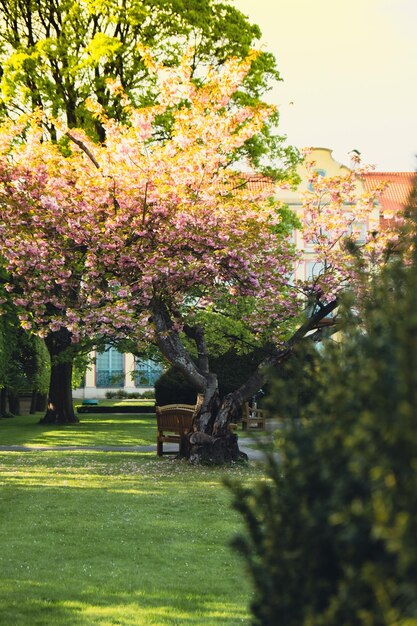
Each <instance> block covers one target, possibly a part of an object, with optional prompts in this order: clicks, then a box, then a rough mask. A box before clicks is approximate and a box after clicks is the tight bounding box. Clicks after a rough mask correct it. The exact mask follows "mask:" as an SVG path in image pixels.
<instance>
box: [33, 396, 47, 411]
mask: <svg viewBox="0 0 417 626" xmlns="http://www.w3.org/2000/svg"><path fill="white" fill-rule="evenodd" d="M47 406H48V395H47V394H46V393H39V392H38V393H37V394H36V406H35V411H36V412H38V411H46V407H47Z"/></svg>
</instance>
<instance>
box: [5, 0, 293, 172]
mask: <svg viewBox="0 0 417 626" xmlns="http://www.w3.org/2000/svg"><path fill="white" fill-rule="evenodd" d="M0 18H1V23H2V29H1V31H0V61H1V68H2V69H1V86H0V92H1V95H0V97H1V106H2V109H3V113H6V114H8V115H15V114H17V113H18V112H21V111H22V110H24V111H27V110H28V109H29V110H31V109H34V108H36V107H40V108H42V109H43V110H44V111H47V112H48V114H50V115H51V116H52V117H55V116H63V117H64V118H65V121H66V122H67V123H68V125H69V126H71V127H75V126H76V127H81V128H84V129H87V130H88V131H89V132H90V134H91V135H92V136H96V137H98V138H99V139H101V140H102V139H103V138H104V136H103V129H102V127H101V126H100V124H99V123H97V120H93V119H92V117H91V115H90V113H89V112H88V110H87V108H86V106H85V102H86V99H87V98H89V97H91V96H92V95H93V96H95V97H96V99H97V101H98V102H99V103H100V104H101V105H102V106H103V107H104V109H105V111H106V112H107V114H109V115H110V116H111V117H116V118H119V119H120V118H121V117H123V113H122V107H121V106H120V101H119V99H118V96H117V95H114V94H112V92H111V90H110V89H109V88H108V83H107V81H108V79H109V78H110V79H116V80H118V81H120V83H121V84H122V86H123V88H124V90H125V92H126V93H127V94H128V95H129V98H130V99H131V100H132V102H133V103H134V104H136V105H139V104H141V105H143V104H147V103H152V102H153V99H154V94H155V90H154V87H155V85H154V82H153V80H152V79H151V78H150V77H149V74H148V72H147V70H146V67H145V65H144V62H143V57H142V54H141V51H140V47H138V46H139V44H140V46H145V47H149V48H151V49H152V53H153V55H154V56H155V57H156V58H158V59H159V60H160V61H162V62H163V63H164V64H166V65H173V64H176V63H177V62H178V60H179V58H180V56H181V54H183V53H184V50H185V49H186V48H187V47H189V46H192V47H193V49H194V57H193V69H194V75H195V78H196V80H202V79H204V72H205V68H206V67H207V65H208V64H212V65H217V66H220V65H222V64H223V63H224V61H225V60H226V59H227V58H229V57H231V56H237V57H239V58H244V57H245V56H246V55H247V54H248V51H249V49H250V48H251V47H254V45H255V44H256V41H257V40H258V39H259V38H260V35H261V33H260V30H259V28H258V26H256V25H254V24H251V23H250V22H249V21H248V19H247V18H246V17H245V16H244V15H243V14H242V13H241V12H240V11H238V10H237V9H236V8H234V7H233V6H231V5H230V4H229V2H219V1H218V0H36V1H35V0H27V1H26V2H21V1H20V0H5V1H4V2H2V3H1V6H0ZM276 79H279V73H278V71H277V69H276V65H275V59H274V57H273V55H272V54H270V53H268V52H262V53H261V54H260V56H259V57H258V59H257V60H256V62H255V63H254V64H253V68H252V70H251V72H250V74H249V75H248V76H247V78H246V80H245V83H244V84H243V86H242V88H241V89H240V91H239V93H238V94H236V98H235V102H236V104H237V105H239V104H243V103H248V102H249V101H254V100H255V101H256V100H257V99H258V98H259V97H260V96H261V95H262V94H263V93H264V92H265V91H266V90H267V89H268V88H269V86H270V83H271V80H276ZM275 121H276V120H275ZM161 128H162V130H164V126H163V125H162V127H161ZM49 130H50V132H52V133H54V127H53V124H52V123H51V126H50V128H49ZM282 139H283V138H282V137H273V136H272V134H271V131H270V129H268V128H267V127H265V130H264V134H263V137H262V138H256V139H253V140H252V141H251V142H249V144H248V146H247V148H248V149H249V152H250V153H251V154H252V157H253V159H254V162H255V163H256V164H257V165H260V163H261V160H262V155H263V154H264V153H265V150H269V151H270V153H271V154H275V156H277V157H279V158H280V159H281V160H282V161H283V162H284V163H285V164H287V163H289V164H291V163H293V162H294V159H295V158H296V153H295V152H294V150H293V149H291V148H288V147H287V148H285V147H284V146H283V141H282Z"/></svg>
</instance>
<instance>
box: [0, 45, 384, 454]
mask: <svg viewBox="0 0 417 626" xmlns="http://www.w3.org/2000/svg"><path fill="white" fill-rule="evenodd" d="M144 56H145V58H146V62H147V64H148V69H149V71H150V72H153V73H154V76H155V80H156V81H157V82H158V84H159V98H158V100H157V102H155V104H154V105H152V106H150V107H147V108H140V109H137V108H134V107H133V106H132V105H131V104H130V102H129V101H128V99H127V98H126V96H125V94H124V93H123V90H122V88H121V86H120V85H118V84H117V83H112V84H111V85H110V86H109V87H110V88H112V89H113V91H114V92H115V93H116V94H118V95H119V97H120V102H121V105H122V106H123V108H124V113H125V115H126V119H127V120H128V121H127V122H126V123H123V124H121V123H118V122H117V121H116V120H113V119H109V118H108V117H107V116H106V115H105V113H104V112H103V110H102V109H101V107H100V106H99V105H98V104H97V103H96V102H93V101H92V102H90V103H89V108H90V111H91V112H92V113H93V114H95V115H96V116H97V118H98V119H99V120H100V122H101V124H102V125H103V128H104V129H105V136H106V141H105V143H103V144H95V143H93V142H92V141H91V140H90V139H89V138H88V137H87V135H86V134H85V133H84V132H83V131H82V130H76V129H71V130H68V129H67V128H65V127H63V126H62V125H61V126H59V124H58V122H57V121H55V124H56V126H57V128H59V129H60V132H61V135H62V138H61V141H60V142H59V143H58V144H54V143H51V142H50V141H48V140H46V139H45V138H44V137H43V136H42V118H41V116H35V117H29V118H25V119H22V120H20V121H19V122H17V123H9V124H8V125H5V126H3V128H2V129H1V135H0V185H1V187H0V212H1V218H2V219H1V223H0V254H1V255H2V256H3V257H4V258H5V260H6V268H7V271H8V272H9V274H10V276H11V280H10V284H9V285H7V289H8V290H9V292H10V297H11V298H12V299H13V301H14V303H15V304H16V305H17V306H18V307H19V308H20V319H21V323H22V325H23V326H24V327H25V328H28V329H31V330H32V331H33V332H35V333H37V334H39V335H41V336H44V337H45V340H46V343H47V345H48V348H49V350H50V353H51V356H52V357H53V359H54V360H53V364H54V367H55V368H57V369H56V371H57V372H58V368H59V367H61V369H60V371H59V373H57V375H56V381H55V382H54V384H53V385H52V387H53V388H54V389H55V390H56V392H55V396H54V395H53V393H52V391H51V398H50V399H51V410H52V415H53V416H54V418H55V419H56V415H58V416H59V418H60V421H66V420H67V419H72V416H71V415H69V414H68V415H67V414H65V412H63V411H62V409H60V407H62V406H64V405H65V406H67V413H68V411H69V409H68V394H69V393H70V391H69V389H68V371H67V370H65V367H66V368H67V369H68V360H65V359H61V356H62V354H63V353H64V351H68V349H69V348H70V347H71V346H77V345H80V342H82V340H83V338H86V337H88V338H90V339H94V338H95V337H99V336H111V337H112V338H113V339H114V340H117V339H120V338H125V337H129V338H130V339H132V340H134V341H135V342H136V343H137V345H138V346H139V345H145V344H146V343H149V342H153V343H155V344H156V345H157V346H158V347H159V349H160V350H161V352H162V354H163V355H164V357H165V358H166V359H167V361H168V362H169V363H171V364H172V365H174V366H175V367H176V368H177V369H178V370H180V371H181V372H182V373H183V374H184V375H185V376H186V378H187V379H188V380H189V381H190V382H191V383H192V385H193V386H194V387H195V389H196V392H199V393H201V394H203V395H204V402H203V404H202V407H201V409H200V411H199V412H198V414H197V415H196V416H195V419H194V427H193V433H192V434H191V435H190V437H189V444H190V445H189V448H188V454H189V455H190V457H191V458H192V459H193V460H194V461H198V460H201V459H202V458H212V459H213V458H214V457H216V459H217V460H230V459H237V458H239V454H240V453H239V449H238V445H237V437H236V435H235V434H233V433H232V432H231V431H230V429H229V424H230V423H231V422H232V421H234V420H235V419H236V418H237V415H238V412H239V410H240V407H241V405H242V402H243V401H245V400H247V399H248V398H250V397H251V396H252V395H253V394H254V393H255V392H256V391H257V390H258V389H260V388H261V387H262V385H263V384H264V383H265V381H266V380H267V377H268V371H269V368H271V367H272V366H278V365H279V364H280V363H281V362H282V361H283V360H284V359H285V358H287V356H288V355H289V354H290V352H291V350H292V347H293V346H294V344H295V343H297V342H298V341H300V340H301V339H303V338H304V337H305V335H306V334H307V333H308V332H309V331H311V330H312V329H315V328H317V327H318V326H319V324H320V321H321V320H322V319H324V318H325V317H326V316H327V315H329V313H331V312H332V311H333V310H334V309H335V308H336V307H337V294H338V291H339V290H340V289H341V288H343V286H344V285H345V284H346V280H347V278H348V275H349V272H351V269H350V268H351V264H350V262H349V259H348V257H347V255H346V253H345V251H344V248H343V246H342V245H341V242H342V240H343V239H344V238H345V237H346V236H348V235H349V236H350V237H352V236H353V237H354V235H352V234H349V221H350V220H351V219H352V215H348V216H347V215H346V212H345V211H344V210H342V206H343V205H344V202H345V198H346V197H347V196H348V197H349V199H350V200H352V202H350V200H349V202H350V206H351V213H355V212H356V213H358V215H359V213H360V214H361V215H362V214H363V213H366V211H370V210H371V209H372V206H373V203H374V199H375V198H374V197H373V196H371V195H369V196H367V197H366V198H365V197H363V198H359V199H358V198H357V197H356V196H355V201H354V202H353V195H354V194H353V188H352V187H351V182H350V181H348V180H346V181H344V180H342V179H340V180H336V179H334V180H331V181H328V183H327V193H329V195H330V198H331V205H328V207H327V208H326V209H325V210H324V209H323V203H322V204H321V205H320V203H319V205H320V206H321V207H322V208H320V206H319V205H317V203H316V205H315V204H314V202H315V200H314V198H316V200H317V198H318V197H319V196H320V197H322V196H321V189H320V185H321V184H322V181H317V180H316V181H313V182H315V189H316V191H315V192H313V195H312V196H311V197H310V198H308V199H307V200H306V205H305V214H304V216H302V219H303V225H304V228H305V238H306V240H310V241H312V242H314V245H315V247H316V248H317V253H318V254H319V255H323V257H325V258H326V259H329V260H330V259H331V262H329V263H328V264H327V268H326V271H325V272H324V273H323V275H322V277H321V278H320V280H316V281H314V286H313V290H314V294H315V305H316V306H315V308H314V311H313V313H312V314H311V315H310V316H309V317H307V318H306V317H305V314H304V309H305V292H306V289H307V291H308V288H307V286H306V285H301V284H300V283H297V284H296V283H294V281H293V270H294V265H295V264H296V262H297V253H296V251H295V249H294V246H293V245H292V243H291V240H290V238H289V237H288V225H286V224H285V223H284V222H285V219H284V218H283V215H288V213H283V212H282V211H281V208H280V206H279V204H277V203H276V202H274V201H273V199H272V198H271V197H272V196H273V187H272V186H270V187H269V188H268V186H265V185H264V186H259V188H257V187H256V186H255V185H253V184H252V185H251V184H249V181H250V176H248V175H246V174H244V173H242V172H241V171H239V168H238V166H237V163H236V161H237V159H238V154H239V150H240V148H241V147H242V145H243V144H244V143H245V142H246V141H247V140H248V139H250V138H252V137H254V136H256V134H257V133H259V132H260V131H261V129H262V127H263V125H264V123H265V121H266V119H267V118H268V116H270V115H271V113H272V112H273V107H270V106H267V105H260V104H257V105H256V106H253V107H252V106H243V107H240V108H237V107H236V106H235V104H234V103H233V98H232V96H233V94H234V92H235V90H236V89H237V87H238V86H239V84H240V83H241V82H242V80H243V79H244V77H245V75H246V73H247V72H248V70H249V68H250V64H251V61H252V58H251V57H249V58H248V59H247V60H246V61H244V62H242V61H237V60H233V59H232V60H229V61H228V62H227V63H225V65H224V67H223V68H222V69H221V70H218V69H217V70H214V69H210V68H208V70H207V75H206V76H205V78H204V81H201V82H200V83H197V82H196V81H195V80H193V79H192V78H191V69H190V58H191V57H185V58H184V60H183V62H182V63H181V64H180V65H179V66H178V67H175V68H166V67H161V66H159V65H158V64H157V63H156V62H155V61H154V59H152V58H151V57H149V56H148V55H146V53H145V51H144ZM162 121H163V123H164V125H165V126H164V137H165V138H164V139H162V140H161V139H158V130H159V129H160V125H161V123H162ZM167 125H168V131H169V132H168V135H169V136H168V138H167ZM322 209H323V210H322ZM318 222H320V228H321V229H322V231H318V230H317V225H318ZM323 229H324V230H326V232H327V233H328V235H327V240H323V237H322V236H321V235H320V232H323ZM330 233H332V234H330ZM309 238H310V239H309ZM336 251H337V252H336ZM327 253H328V255H327ZM326 255H327V256H326ZM303 290H304V293H303ZM300 293H301V296H300ZM202 310H205V311H213V312H216V313H217V314H219V315H223V316H228V315H231V314H232V315H235V316H236V315H239V316H240V318H241V320H242V322H244V324H245V325H246V326H247V327H248V328H249V329H250V330H251V332H252V334H253V336H254V338H255V339H257V340H258V341H264V340H268V342H269V343H274V345H275V348H274V349H273V350H271V353H270V355H269V356H268V357H267V358H266V359H265V361H264V362H263V363H262V364H261V365H260V367H259V368H258V369H257V370H256V371H254V372H253V374H252V375H251V376H250V377H249V379H248V380H247V381H246V382H245V384H244V385H242V386H241V387H240V388H239V389H236V390H235V391H234V392H233V393H231V394H229V395H228V396H227V397H225V398H223V399H221V398H220V396H219V392H218V381H217V378H216V376H215V374H214V373H213V372H211V371H210V368H209V360H208V351H207V345H206V340H205V328H204V325H203V324H202V323H201V316H200V315H199V314H200V312H201V311H202ZM291 329H292V331H291ZM184 339H186V341H185V340H184ZM190 341H191V342H192V343H193V344H194V346H195V354H196V355H197V356H196V357H195V356H194V357H193V354H192V352H190V351H189V350H188V349H187V347H186V346H187V342H190ZM64 365H65V367H64ZM53 369H54V368H53ZM64 370H65V371H64ZM64 379H65V381H66V382H65V385H64V384H63V382H62V381H63V380H64ZM64 390H65V394H66V396H65V397H66V398H67V400H66V402H65V401H64V399H63V397H62V393H64ZM59 394H61V396H60V395H59ZM60 411H61V412H60Z"/></svg>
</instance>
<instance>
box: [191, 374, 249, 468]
mask: <svg viewBox="0 0 417 626" xmlns="http://www.w3.org/2000/svg"><path fill="white" fill-rule="evenodd" d="M236 400H237V399H236ZM236 400H235V398H234V397H233V394H230V395H229V396H227V397H226V398H224V400H223V401H222V402H221V401H220V397H219V392H218V386H217V377H216V376H215V375H213V374H209V381H208V384H207V390H206V394H205V397H204V400H203V404H202V406H201V409H200V410H199V411H197V414H196V415H195V417H194V424H193V432H192V433H190V435H189V438H188V441H189V445H188V446H186V447H185V448H184V450H185V451H186V456H187V458H188V459H189V460H190V463H193V464H194V465H199V464H211V465H223V464H224V463H232V462H235V463H236V462H241V461H247V460H248V457H247V455H246V454H245V453H244V452H241V450H239V444H238V437H237V434H236V433H235V432H234V431H233V430H231V427H230V426H231V424H232V423H234V422H235V420H236V418H237V413H238V409H239V406H238V404H237V401H236ZM220 416H223V417H222V419H223V420H224V423H223V422H222V426H221V427H219V417H220Z"/></svg>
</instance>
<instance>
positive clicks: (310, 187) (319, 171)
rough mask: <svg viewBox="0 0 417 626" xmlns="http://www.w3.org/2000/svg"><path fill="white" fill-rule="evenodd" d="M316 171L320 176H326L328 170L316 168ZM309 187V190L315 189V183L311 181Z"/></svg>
mask: <svg viewBox="0 0 417 626" xmlns="http://www.w3.org/2000/svg"><path fill="white" fill-rule="evenodd" d="M314 171H315V172H316V174H318V175H319V176H322V177H323V178H324V176H326V170H314ZM307 189H308V190H309V191H314V187H313V183H309V185H308V187H307Z"/></svg>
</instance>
